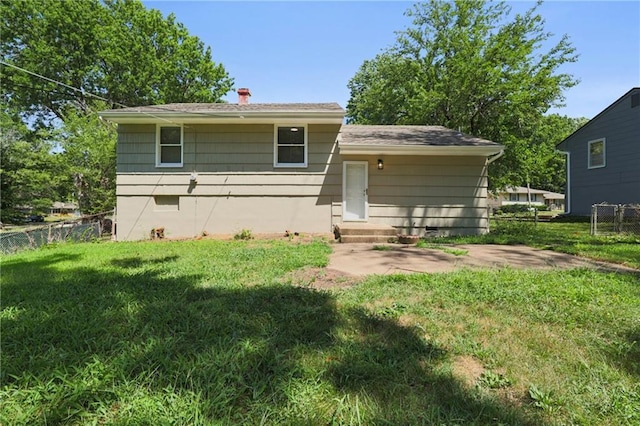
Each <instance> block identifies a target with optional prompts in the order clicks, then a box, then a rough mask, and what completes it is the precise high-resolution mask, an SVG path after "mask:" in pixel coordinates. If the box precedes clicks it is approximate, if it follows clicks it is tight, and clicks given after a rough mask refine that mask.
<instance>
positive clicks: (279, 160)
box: [273, 125, 307, 167]
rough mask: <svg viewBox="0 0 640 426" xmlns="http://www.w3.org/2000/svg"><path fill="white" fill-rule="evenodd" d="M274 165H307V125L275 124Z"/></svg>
mask: <svg viewBox="0 0 640 426" xmlns="http://www.w3.org/2000/svg"><path fill="white" fill-rule="evenodd" d="M273 165H274V166H275V167H307V127H306V126H279V125H276V131H275V140H274V161H273Z"/></svg>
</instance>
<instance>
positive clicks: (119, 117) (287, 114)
mask: <svg viewBox="0 0 640 426" xmlns="http://www.w3.org/2000/svg"><path fill="white" fill-rule="evenodd" d="M100 116H101V117H102V118H104V119H106V120H109V121H112V122H114V123H118V124H154V123H160V124H163V123H176V124H178V123H179V124H206V123H221V124H222V123H225V124H228V123H237V124H244V123H246V124H249V123H251V124H264V123H274V122H287V123H298V122H300V123H309V124H313V123H318V124H342V121H343V119H344V113H343V112H340V111H335V112H332V111H322V112H318V111H272V112H271V111H270V112H264V111H244V112H240V111H221V112H202V113H175V112H171V113H167V112H142V111H140V112H131V111H129V112H120V111H118V110H111V111H102V112H100Z"/></svg>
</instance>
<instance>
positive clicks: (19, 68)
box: [0, 59, 128, 108]
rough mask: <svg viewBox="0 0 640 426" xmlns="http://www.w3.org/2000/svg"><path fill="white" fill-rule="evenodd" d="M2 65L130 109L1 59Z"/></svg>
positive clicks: (125, 106)
mask: <svg viewBox="0 0 640 426" xmlns="http://www.w3.org/2000/svg"><path fill="white" fill-rule="evenodd" d="M0 64H3V65H6V66H8V67H11V68H15V69H17V70H20V71H22V72H26V73H27V74H31V75H33V76H35V77H38V78H41V79H43V80H47V81H49V82H51V83H55V84H57V85H59V86H63V87H66V88H67V89H71V90H73V91H74V92H80V93H82V95H83V96H90V97H92V98H96V99H99V100H101V101H105V102H108V103H113V104H116V105H118V106H121V107H124V108H128V107H127V105H124V104H121V103H118V102H113V101H111V100H109V99H107V98H103V97H102V96H98V95H95V94H93V93H91V92H87V91H86V90H84V89H79V88H77V87H73V86H69V85H68V84H66V83H63V82H61V81H57V80H54V79H52V78H49V77H45V76H44V75H42V74H38V73H35V72H33V71H29V70H27V69H24V68H21V67H19V66H17V65H14V64H10V63H8V62H5V61H4V60H2V59H0Z"/></svg>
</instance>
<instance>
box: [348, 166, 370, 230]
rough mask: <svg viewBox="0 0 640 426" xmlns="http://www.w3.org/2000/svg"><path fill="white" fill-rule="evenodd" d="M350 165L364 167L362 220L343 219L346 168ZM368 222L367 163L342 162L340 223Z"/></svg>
mask: <svg viewBox="0 0 640 426" xmlns="http://www.w3.org/2000/svg"><path fill="white" fill-rule="evenodd" d="M351 164H360V165H364V191H365V192H364V218H362V219H345V217H344V216H345V212H346V208H345V207H346V205H347V167H348V166H349V165H351ZM368 220H369V162H368V161H343V162H342V221H343V222H367V221H368Z"/></svg>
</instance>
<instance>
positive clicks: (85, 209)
mask: <svg viewBox="0 0 640 426" xmlns="http://www.w3.org/2000/svg"><path fill="white" fill-rule="evenodd" d="M54 138H55V140H56V142H57V144H58V145H59V146H60V147H61V148H62V152H61V153H60V154H58V157H59V158H61V159H62V162H63V163H64V164H65V165H66V166H67V174H66V177H67V182H66V183H67V185H66V186H67V187H72V188H73V196H74V199H76V200H77V201H78V206H79V208H80V211H82V213H83V214H95V213H103V212H107V211H110V210H113V208H114V207H115V205H116V199H115V187H116V142H117V135H116V129H115V126H114V125H112V124H110V123H107V122H104V121H102V120H100V118H99V117H97V116H96V115H95V114H82V113H80V112H77V111H72V112H70V113H68V114H67V115H66V116H65V120H64V126H62V127H61V128H59V129H56V130H55V131H54Z"/></svg>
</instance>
